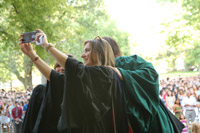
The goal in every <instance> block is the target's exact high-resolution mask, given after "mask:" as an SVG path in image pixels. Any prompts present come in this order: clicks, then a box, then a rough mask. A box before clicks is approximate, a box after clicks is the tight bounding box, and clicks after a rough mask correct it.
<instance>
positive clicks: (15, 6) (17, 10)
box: [12, 4, 19, 14]
mask: <svg viewBox="0 0 200 133" xmlns="http://www.w3.org/2000/svg"><path fill="white" fill-rule="evenodd" d="M12 6H13V7H14V9H15V12H16V13H17V14H18V13H19V11H18V10H17V8H16V6H15V5H14V4H12Z"/></svg>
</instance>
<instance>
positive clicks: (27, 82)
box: [23, 56, 33, 89]
mask: <svg viewBox="0 0 200 133" xmlns="http://www.w3.org/2000/svg"><path fill="white" fill-rule="evenodd" d="M32 66H33V63H32V61H31V60H30V59H29V58H28V57H27V56H24V83H23V85H24V87H25V89H28V88H29V89H33V84H32Z"/></svg>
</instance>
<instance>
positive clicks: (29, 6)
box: [0, 0, 128, 88]
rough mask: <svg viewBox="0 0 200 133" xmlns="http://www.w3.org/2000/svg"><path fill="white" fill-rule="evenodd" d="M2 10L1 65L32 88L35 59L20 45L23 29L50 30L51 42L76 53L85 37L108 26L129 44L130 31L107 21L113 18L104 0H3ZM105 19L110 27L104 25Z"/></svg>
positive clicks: (0, 1) (41, 51) (45, 56)
mask: <svg viewBox="0 0 200 133" xmlns="http://www.w3.org/2000/svg"><path fill="white" fill-rule="evenodd" d="M0 12H1V17H0V33H1V35H0V52H1V53H2V54H1V58H0V64H1V66H2V68H0V69H1V70H2V69H4V70H5V68H6V70H7V71H6V72H5V73H13V74H14V75H16V77H17V78H18V79H19V80H20V81H21V82H22V83H23V85H24V88H28V87H30V88H32V66H33V63H32V62H31V60H30V59H29V58H27V57H26V56H24V55H23V54H22V52H21V51H20V49H19V46H18V39H19V34H21V33H23V32H29V31H34V30H35V29H37V28H40V29H42V30H43V31H44V32H45V33H46V34H47V36H48V40H49V42H51V43H54V44H55V45H56V47H57V48H58V49H60V50H62V51H63V52H67V53H72V54H74V55H75V56H78V55H80V54H81V52H80V51H82V50H81V49H82V47H83V42H84V40H87V39H91V38H94V37H95V36H96V35H97V33H103V31H104V30H106V32H104V33H106V35H109V36H111V37H112V36H113V35H114V37H115V38H117V39H118V40H119V43H121V44H125V43H126V46H128V34H127V33H122V32H120V31H119V30H118V29H117V27H116V25H114V26H112V27H111V28H112V29H111V28H110V27H109V26H111V25H109V22H107V21H110V20H109V17H108V15H107V14H106V12H105V10H104V8H103V2H102V0H51V1H49V0H43V1H41V0H34V1H26V0H20V1H19V0H0ZM103 23H105V24H107V27H101V26H102V25H104V24H103ZM112 24H113V23H112ZM105 28H106V29H105ZM107 28H109V29H110V30H108V29H107ZM111 31H112V32H111ZM107 33H108V34H107ZM112 34H113V35H112ZM122 39H123V40H122ZM33 46H34V48H35V49H36V51H37V53H38V54H39V56H40V57H41V58H43V59H44V60H46V61H47V62H48V63H52V62H53V61H52V59H51V58H48V54H47V53H46V51H45V50H44V49H42V48H41V47H39V46H35V45H33ZM122 47H123V46H122ZM124 49H126V48H124ZM127 51H128V50H126V53H128V52H127ZM10 75H12V74H10Z"/></svg>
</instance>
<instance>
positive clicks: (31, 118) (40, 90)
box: [22, 84, 46, 133]
mask: <svg viewBox="0 0 200 133" xmlns="http://www.w3.org/2000/svg"><path fill="white" fill-rule="evenodd" d="M45 88H46V85H43V84H41V85H38V86H36V87H35V88H34V89H33V92H32V95H31V98H30V101H29V104H28V108H27V111H26V114H25V117H24V120H23V125H22V133H31V132H32V130H33V128H34V126H35V122H36V118H37V115H38V112H39V110H40V107H41V104H42V101H43V98H44V95H45Z"/></svg>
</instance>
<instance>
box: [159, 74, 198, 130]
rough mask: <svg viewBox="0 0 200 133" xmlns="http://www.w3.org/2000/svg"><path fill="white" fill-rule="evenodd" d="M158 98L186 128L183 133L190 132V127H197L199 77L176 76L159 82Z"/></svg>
mask: <svg viewBox="0 0 200 133" xmlns="http://www.w3.org/2000/svg"><path fill="white" fill-rule="evenodd" d="M160 98H161V100H162V101H163V102H164V104H165V105H166V106H167V108H168V109H169V110H170V111H171V112H172V113H173V114H174V115H175V116H176V117H177V118H178V119H179V120H180V121H181V122H182V123H183V124H184V125H185V126H186V127H185V128H184V130H183V131H184V132H187V131H188V130H191V127H192V125H198V126H199V123H200V76H193V77H181V76H178V77H175V78H169V77H168V78H166V79H162V80H160ZM198 126H197V127H198ZM194 127H195V126H194Z"/></svg>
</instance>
